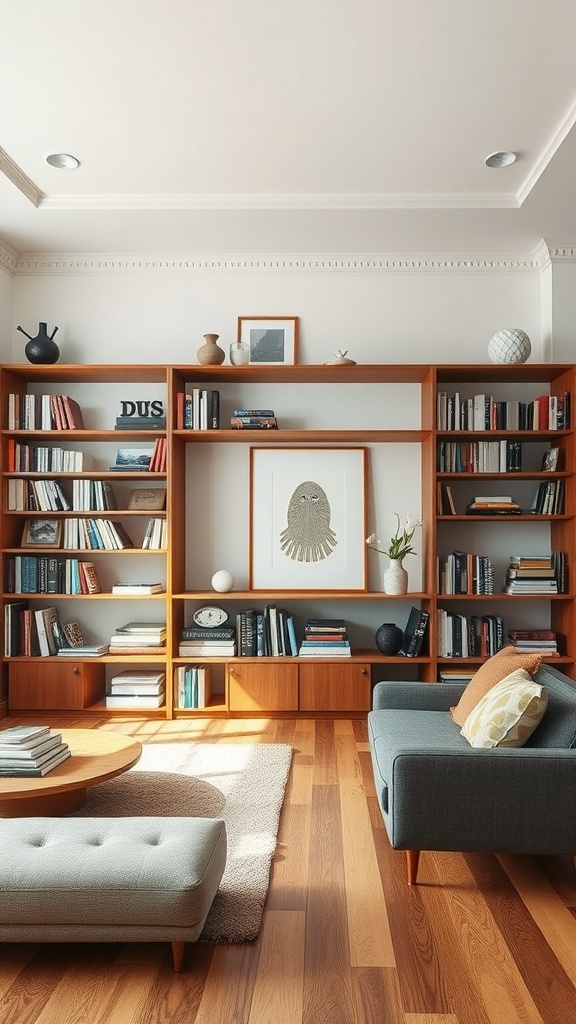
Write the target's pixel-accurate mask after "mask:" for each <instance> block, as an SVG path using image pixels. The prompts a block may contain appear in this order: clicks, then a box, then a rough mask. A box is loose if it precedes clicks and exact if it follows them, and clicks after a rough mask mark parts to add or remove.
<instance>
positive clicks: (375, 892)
mask: <svg viewBox="0 0 576 1024" xmlns="http://www.w3.org/2000/svg"><path fill="white" fill-rule="evenodd" d="M340 806H341V815H342V841H343V853H344V878H345V884H346V910H347V917H348V942H349V949H350V963H351V965H352V967H395V966H396V963H395V959H394V948H393V945H392V937H391V934H390V925H389V922H388V913H387V910H386V900H385V898H384V893H383V890H382V882H381V879H380V873H379V870H378V861H377V859H376V853H375V850H374V841H373V838H372V830H371V828H370V820H369V817H368V812H367V808H366V799H365V796H364V790H363V789H362V786H361V785H360V784H359V783H358V781H357V780H355V779H350V778H343V779H342V780H341V782H340Z"/></svg>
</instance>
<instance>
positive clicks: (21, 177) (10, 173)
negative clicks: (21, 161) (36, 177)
mask: <svg viewBox="0 0 576 1024" xmlns="http://www.w3.org/2000/svg"><path fill="white" fill-rule="evenodd" d="M0 173H1V174H4V175H5V176H6V177H7V178H8V181H11V182H12V184H13V185H15V186H16V188H17V189H18V191H19V192H21V193H22V195H23V196H26V199H29V200H30V202H31V203H32V205H33V206H36V207H38V206H41V205H42V202H43V199H44V193H43V192H41V191H40V189H39V188H38V186H37V185H35V184H34V182H33V181H32V178H29V177H28V175H27V174H24V171H23V170H22V169H21V168H20V167H19V166H18V164H16V163H14V161H13V159H12V157H11V156H8V153H7V152H6V150H5V149H2V147H1V146H0Z"/></svg>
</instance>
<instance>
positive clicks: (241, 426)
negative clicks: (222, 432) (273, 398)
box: [230, 409, 278, 430]
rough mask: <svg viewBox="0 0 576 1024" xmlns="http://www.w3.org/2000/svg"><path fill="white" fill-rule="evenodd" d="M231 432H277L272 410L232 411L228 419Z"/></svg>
mask: <svg viewBox="0 0 576 1024" xmlns="http://www.w3.org/2000/svg"><path fill="white" fill-rule="evenodd" d="M230 426H231V427H232V429H233V430H277V429H278V421H277V419H276V416H275V415H274V410H273V409H234V412H233V414H232V416H231V417H230Z"/></svg>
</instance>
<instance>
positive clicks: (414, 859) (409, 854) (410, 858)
mask: <svg viewBox="0 0 576 1024" xmlns="http://www.w3.org/2000/svg"><path fill="white" fill-rule="evenodd" d="M419 860H420V850H406V867H407V869H408V885H416V875H417V874H418V861H419Z"/></svg>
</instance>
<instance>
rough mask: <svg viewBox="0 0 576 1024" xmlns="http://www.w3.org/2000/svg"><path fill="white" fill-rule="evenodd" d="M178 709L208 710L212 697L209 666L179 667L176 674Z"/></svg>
mask: <svg viewBox="0 0 576 1024" xmlns="http://www.w3.org/2000/svg"><path fill="white" fill-rule="evenodd" d="M174 683H175V688H174V689H175V698H176V707H177V708H206V707H208V705H209V704H210V697H211V695H212V673H211V671H210V666H209V665H179V666H178V668H177V669H176V670H175V672H174Z"/></svg>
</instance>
